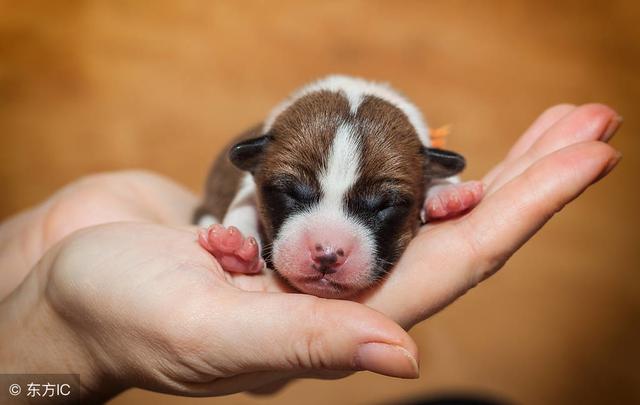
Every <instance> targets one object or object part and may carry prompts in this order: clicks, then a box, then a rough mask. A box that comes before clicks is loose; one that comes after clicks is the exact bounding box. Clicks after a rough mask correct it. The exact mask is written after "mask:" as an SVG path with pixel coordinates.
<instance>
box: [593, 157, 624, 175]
mask: <svg viewBox="0 0 640 405" xmlns="http://www.w3.org/2000/svg"><path fill="white" fill-rule="evenodd" d="M620 159H622V153H620V152H616V154H615V155H614V156H613V157H612V158H611V160H609V163H607V166H606V167H605V168H604V170H603V171H602V173H600V175H599V176H598V178H597V179H596V181H599V180H600V179H602V178H603V177H605V176H606V175H607V174H609V173H610V172H611V170H613V168H614V167H616V166H617V165H618V163H619V162H620Z"/></svg>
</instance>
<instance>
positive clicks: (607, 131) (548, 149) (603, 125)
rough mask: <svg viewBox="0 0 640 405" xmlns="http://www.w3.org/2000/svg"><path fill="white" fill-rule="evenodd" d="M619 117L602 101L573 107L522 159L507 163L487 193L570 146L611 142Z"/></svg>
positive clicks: (489, 184) (488, 185)
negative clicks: (582, 143)
mask: <svg viewBox="0 0 640 405" xmlns="http://www.w3.org/2000/svg"><path fill="white" fill-rule="evenodd" d="M621 121H622V120H621V118H620V116H618V115H617V113H616V112H615V111H614V110H612V109H611V108H609V107H607V106H605V105H602V104H587V105H584V106H581V107H578V108H576V109H574V110H573V111H572V112H570V113H569V114H567V115H565V116H564V117H563V118H562V119H560V120H559V121H557V122H556V123H555V124H553V125H552V126H551V127H550V128H549V129H548V130H547V131H546V132H544V134H543V135H542V136H540V137H539V138H538V139H537V140H535V142H534V143H533V144H532V145H531V146H530V147H529V148H528V150H527V151H526V152H525V153H524V154H523V155H521V156H520V157H519V158H517V159H514V160H511V161H509V162H507V163H505V165H504V167H503V169H502V170H501V172H500V173H498V174H497V175H496V177H495V178H494V179H493V180H492V181H491V183H487V194H491V193H492V192H494V191H495V190H497V189H498V188H500V187H501V186H502V185H504V184H505V183H507V182H508V181H510V180H511V179H513V178H514V177H515V176H518V175H519V174H520V173H522V172H523V171H524V170H526V169H527V168H528V167H529V166H531V164H533V163H534V162H535V161H536V160H538V159H540V158H541V157H543V156H546V155H548V154H550V153H552V152H554V151H556V150H559V149H562V148H564V147H566V146H568V145H572V144H575V143H578V142H585V141H595V140H601V141H608V140H609V139H610V138H611V136H613V134H614V133H615V131H616V130H617V128H618V127H619V125H620V123H621Z"/></svg>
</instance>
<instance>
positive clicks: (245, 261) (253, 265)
mask: <svg viewBox="0 0 640 405" xmlns="http://www.w3.org/2000/svg"><path fill="white" fill-rule="evenodd" d="M198 242H199V243H200V246H202V247H203V248H205V249H206V250H207V251H208V252H210V253H211V254H212V255H213V256H214V257H215V258H216V260H218V262H219V263H220V265H221V266H222V268H223V269H224V270H225V271H228V272H230V273H259V272H260V271H262V268H263V267H264V261H263V260H262V258H261V257H260V248H259V247H258V242H257V241H256V239H255V238H254V237H253V236H249V237H247V238H245V237H244V236H243V235H242V233H241V232H240V231H239V230H238V228H236V227H235V226H230V227H228V228H225V227H224V226H222V225H220V224H214V225H212V226H210V227H209V228H207V229H200V230H199V231H198Z"/></svg>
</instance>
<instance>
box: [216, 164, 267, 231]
mask: <svg viewBox="0 0 640 405" xmlns="http://www.w3.org/2000/svg"><path fill="white" fill-rule="evenodd" d="M256 207H257V204H256V183H255V181H254V180H253V176H252V175H251V174H250V173H246V174H245V175H244V177H243V178H242V181H241V182H240V188H239V189H238V193H237V194H236V196H235V197H234V198H233V201H231V204H230V205H229V208H228V209H227V214H226V215H225V216H224V220H223V222H222V224H223V225H224V226H231V225H233V226H235V227H236V228H238V229H239V230H240V232H242V234H243V235H244V236H253V237H254V238H256V240H258V241H260V234H259V232H258V221H259V220H258V210H257V208H256Z"/></svg>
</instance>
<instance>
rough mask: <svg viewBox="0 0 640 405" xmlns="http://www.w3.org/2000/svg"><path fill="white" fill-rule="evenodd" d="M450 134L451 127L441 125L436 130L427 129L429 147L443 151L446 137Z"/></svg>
mask: <svg viewBox="0 0 640 405" xmlns="http://www.w3.org/2000/svg"><path fill="white" fill-rule="evenodd" d="M449 133H451V125H443V126H441V127H438V128H429V134H430V135H429V138H430V139H431V147H432V148H438V149H444V147H445V146H446V144H447V137H448V136H449Z"/></svg>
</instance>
